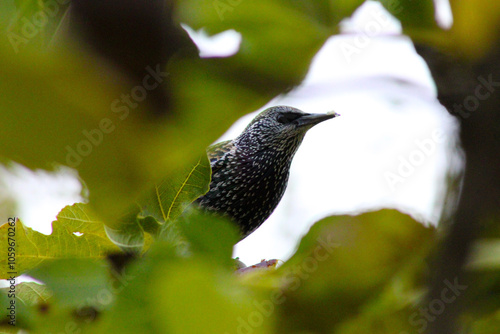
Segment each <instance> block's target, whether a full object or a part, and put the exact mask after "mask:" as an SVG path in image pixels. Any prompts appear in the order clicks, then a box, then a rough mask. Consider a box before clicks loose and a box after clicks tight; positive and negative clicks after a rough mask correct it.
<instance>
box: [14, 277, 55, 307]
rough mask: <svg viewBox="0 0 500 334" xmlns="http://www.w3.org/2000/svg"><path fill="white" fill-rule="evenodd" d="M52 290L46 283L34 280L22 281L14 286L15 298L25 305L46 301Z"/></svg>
mask: <svg viewBox="0 0 500 334" xmlns="http://www.w3.org/2000/svg"><path fill="white" fill-rule="evenodd" d="M51 297H52V291H50V289H49V288H47V286H46V285H43V284H38V283H35V282H23V283H20V284H18V285H17V286H16V298H17V299H18V300H20V301H22V302H23V303H24V304H26V305H37V304H40V303H47V302H48V301H49V299H50V298H51Z"/></svg>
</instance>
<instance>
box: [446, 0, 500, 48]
mask: <svg viewBox="0 0 500 334" xmlns="http://www.w3.org/2000/svg"><path fill="white" fill-rule="evenodd" d="M450 3H451V8H452V11H453V16H454V23H453V27H452V29H451V30H450V32H449V34H447V35H445V36H446V37H444V38H443V42H444V43H446V45H447V46H454V47H458V48H459V49H461V50H463V51H464V52H465V53H466V54H467V55H469V56H472V57H477V56H482V55H484V54H485V53H486V52H488V51H489V50H490V49H491V48H492V47H494V46H495V45H496V44H497V43H498V39H499V37H500V2H499V1H496V0H477V1H457V0H451V1H450Z"/></svg>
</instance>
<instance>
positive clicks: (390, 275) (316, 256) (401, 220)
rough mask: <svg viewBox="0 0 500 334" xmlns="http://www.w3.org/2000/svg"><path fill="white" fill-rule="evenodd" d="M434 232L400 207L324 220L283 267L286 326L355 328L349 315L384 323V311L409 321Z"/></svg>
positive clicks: (401, 321) (370, 324)
mask: <svg viewBox="0 0 500 334" xmlns="http://www.w3.org/2000/svg"><path fill="white" fill-rule="evenodd" d="M434 236H435V230H434V228H431V227H424V226H423V225H422V224H420V223H418V222H416V221H415V220H413V219H412V218H411V217H409V216H407V215H404V214H402V213H399V212H398V211H395V210H380V211H377V212H368V213H364V214H361V215H359V216H336V217H329V218H325V219H323V220H321V221H319V222H318V223H316V224H315V225H314V226H313V227H312V228H311V230H310V231H309V233H308V234H307V235H306V236H305V237H304V238H303V240H302V241H301V243H300V246H299V249H298V250H297V252H296V253H295V255H294V256H293V257H292V258H291V259H290V260H289V261H287V262H286V263H285V264H284V265H283V266H282V267H281V268H279V269H278V274H279V275H281V285H282V286H283V288H285V289H286V292H285V295H286V296H287V300H286V302H285V303H284V304H283V312H282V314H285V315H286V324H287V327H285V328H284V330H285V331H288V330H292V329H294V328H295V329H298V328H301V329H303V330H309V331H319V332H322V331H326V330H327V329H332V328H337V327H336V326H346V327H345V328H351V325H353V324H351V325H349V326H347V322H349V321H351V319H352V317H355V316H360V317H361V318H362V319H363V320H362V321H361V320H360V321H359V322H355V323H354V325H356V324H358V325H359V324H361V323H365V324H364V325H363V327H366V328H371V329H373V328H376V326H377V324H378V323H380V321H379V320H377V316H376V315H377V314H378V315H379V316H380V315H381V314H385V315H391V316H390V317H392V316H394V315H395V314H399V316H396V318H395V319H399V320H398V321H397V322H398V323H399V324H400V325H401V326H403V327H400V326H399V325H398V326H396V327H393V328H396V329H397V328H399V329H401V328H404V325H405V324H407V316H408V315H409V312H410V311H411V310H410V302H411V301H412V298H408V296H412V295H418V293H417V290H418V289H420V288H419V287H418V284H417V282H420V284H421V282H422V281H423V279H422V275H423V272H424V271H425V266H423V263H424V259H425V257H426V256H427V255H428V253H429V251H430V248H431V245H432V243H433V241H434ZM405 273H406V274H405ZM408 273H409V276H408ZM416 285H417V287H416ZM398 287H399V288H398ZM396 288H398V289H399V291H398V290H396V291H397V292H396V293H394V291H395V289H396ZM395 295H396V296H398V295H399V296H406V297H405V298H403V300H401V299H394V298H396V297H395ZM384 296H385V297H384ZM365 312H366V313H365ZM390 317H389V318H388V319H390ZM405 317H406V318H405ZM344 321H346V324H345V325H342V323H343V322H344ZM392 322H394V321H392ZM390 324H391V321H387V323H386V325H387V326H388V327H385V326H386V325H384V327H382V329H383V328H386V329H387V328H390V326H389V325H390ZM339 328H340V327H339ZM354 328H356V327H354ZM351 332H352V331H347V333H351ZM368 332H371V330H368ZM378 332H380V331H377V333H378ZM382 332H383V330H382Z"/></svg>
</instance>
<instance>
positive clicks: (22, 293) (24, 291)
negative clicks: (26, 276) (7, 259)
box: [0, 281, 52, 333]
mask: <svg viewBox="0 0 500 334" xmlns="http://www.w3.org/2000/svg"><path fill="white" fill-rule="evenodd" d="M8 282H9V284H10V283H11V282H10V281H8ZM12 283H13V282H12ZM14 295H15V297H14ZM51 296H52V293H51V292H50V291H49V289H47V287H46V286H45V285H42V284H38V283H34V282H23V283H20V284H17V285H15V287H14V286H12V285H11V286H9V287H7V288H3V289H0V306H1V312H0V314H1V315H2V318H1V319H2V321H0V330H2V329H3V327H2V326H3V325H4V324H5V328H9V327H10V329H13V328H17V329H29V328H30V327H32V326H33V323H34V320H35V317H36V316H37V314H36V312H35V309H34V307H33V306H36V305H40V304H46V303H47V302H48V300H49V299H50V298H51ZM12 301H13V302H14V303H15V304H12V303H11V302H12ZM11 305H14V306H13V307H12V306H11ZM13 311H14V312H15V323H16V326H15V327H13V326H11V325H7V321H12V320H14V312H13ZM2 333H3V331H2ZM8 333H11V332H10V331H9V332H8ZM12 333H17V331H12Z"/></svg>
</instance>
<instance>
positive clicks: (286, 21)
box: [178, 0, 332, 98]
mask: <svg viewBox="0 0 500 334" xmlns="http://www.w3.org/2000/svg"><path fill="white" fill-rule="evenodd" d="M311 3H312V2H311ZM295 4H296V5H298V7H296V6H295V5H292V4H290V3H289V2H284V1H279V0H274V1H260V0H259V1H238V2H226V1H208V0H207V1H201V2H200V1H182V2H180V3H179V10H178V14H179V20H180V21H182V22H185V23H187V24H188V25H190V26H191V27H193V28H194V29H200V28H205V29H206V30H207V32H209V33H210V34H215V33H219V32H222V31H225V30H228V29H234V30H236V31H237V32H239V33H241V34H242V36H243V40H242V43H241V46H240V51H239V52H238V53H237V54H236V55H235V56H233V57H229V58H224V59H214V60H211V61H209V62H208V63H209V64H212V66H216V68H218V69H219V70H221V71H223V72H221V73H224V76H225V77H226V78H228V79H230V80H233V81H235V82H237V83H239V84H242V85H244V86H246V87H248V88H251V89H253V90H255V91H258V92H260V93H261V94H264V95H265V96H268V98H271V97H273V95H276V94H279V93H280V92H282V91H283V90H284V89H287V88H291V87H292V86H293V85H297V84H299V83H300V81H301V80H302V79H303V77H304V76H305V74H306V71H307V68H308V67H309V64H310V62H311V59H312V57H313V56H314V55H315V53H316V52H317V51H318V50H319V48H320V47H321V45H322V44H323V43H324V41H325V40H326V38H327V37H328V36H329V35H330V34H331V33H332V30H331V28H329V27H328V26H324V25H322V24H321V23H319V22H318V21H317V20H314V19H311V17H309V16H308V15H307V13H305V12H304V11H301V10H299V8H301V7H303V6H301V5H299V4H297V3H295ZM319 6H322V7H325V6H326V5H325V4H324V3H323V4H322V5H321V4H320V5H319ZM308 7H309V8H311V11H310V13H311V14H312V13H317V12H318V9H317V7H316V5H314V4H312V5H311V6H308Z"/></svg>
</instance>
